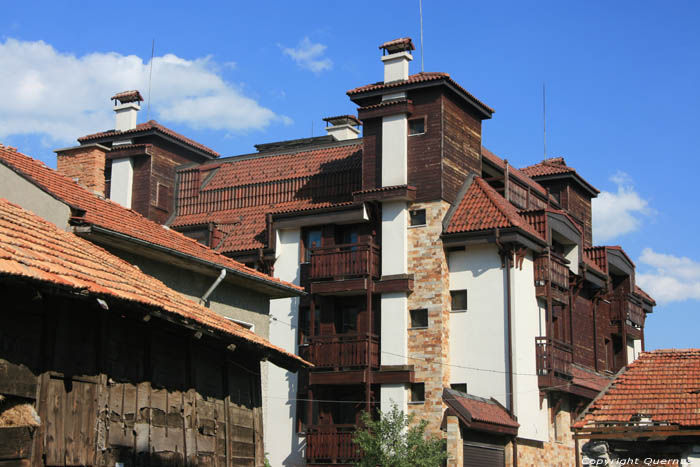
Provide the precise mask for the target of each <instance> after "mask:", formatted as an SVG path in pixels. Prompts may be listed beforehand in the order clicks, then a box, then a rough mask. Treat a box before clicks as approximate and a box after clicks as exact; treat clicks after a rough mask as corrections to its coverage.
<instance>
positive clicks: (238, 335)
mask: <svg viewBox="0 0 700 467" xmlns="http://www.w3.org/2000/svg"><path fill="white" fill-rule="evenodd" d="M0 275H1V276H13V277H19V278H22V279H27V280H31V281H36V282H40V283H45V284H51V285H53V286H58V287H60V288H64V289H69V290H71V291H73V292H79V294H80V296H83V297H84V296H92V297H97V298H102V299H105V298H106V299H108V300H109V299H118V300H119V301H124V302H132V303H137V304H139V305H142V306H145V307H146V308H147V309H153V310H157V311H162V312H164V313H166V314H167V315H169V316H171V317H175V318H177V320H178V321H179V322H186V321H189V320H191V321H193V322H195V323H197V324H199V325H201V326H203V327H204V328H205V329H206V330H209V331H213V332H215V333H223V334H224V335H225V336H227V337H228V338H233V340H234V341H239V342H240V341H245V342H246V343H247V344H250V345H252V346H253V347H255V348H257V349H258V350H260V351H264V352H265V353H267V354H269V356H270V359H271V360H272V361H274V362H275V363H277V364H278V365H281V366H283V367H285V368H289V369H292V368H298V367H299V366H308V365H309V363H308V362H306V361H304V360H303V359H301V358H299V357H297V356H296V355H294V354H291V353H289V352H287V351H285V350H283V349H281V348H279V347H277V346H275V345H272V344H270V342H268V341H267V340H266V339H263V338H262V337H260V336H258V335H256V334H254V333H252V332H251V331H249V330H247V329H245V328H244V327H243V326H240V325H238V324H236V323H234V322H233V321H230V320H228V319H226V318H224V317H223V316H220V315H219V314H217V313H215V312H213V311H211V310H209V309H208V308H205V307H203V306H201V305H198V304H196V303H194V302H192V301H190V300H189V299H187V298H185V297H184V296H182V295H181V294H179V293H178V292H176V291H174V290H172V289H170V288H168V287H166V286H165V285H164V284H163V283H162V282H160V281H158V280H157V279H155V278H153V277H151V276H148V275H146V274H144V273H142V272H141V271H140V270H139V269H138V268H137V267H135V266H133V265H131V264H130V263H128V262H126V261H124V260H122V259H120V258H117V257H116V256H114V255H112V254H111V253H109V252H107V251H106V250H104V249H102V248H100V247H98V246H96V245H95V244H93V243H91V242H89V241H87V240H84V239H82V238H79V237H78V236H76V235H74V234H72V233H70V232H65V231H63V230H60V229H59V228H57V227H56V226H54V225H53V224H51V223H50V222H48V221H45V220H44V219H42V218H40V217H38V216H36V215H34V214H32V213H30V212H28V211H25V210H24V209H22V208H21V207H19V206H17V205H15V204H12V203H10V202H9V201H7V200H4V199H0Z"/></svg>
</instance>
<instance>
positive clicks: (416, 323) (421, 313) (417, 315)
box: [411, 308, 428, 329]
mask: <svg viewBox="0 0 700 467" xmlns="http://www.w3.org/2000/svg"><path fill="white" fill-rule="evenodd" d="M427 327H428V310H427V309H425V308H421V309H420V310H411V328H412V329H415V328H427Z"/></svg>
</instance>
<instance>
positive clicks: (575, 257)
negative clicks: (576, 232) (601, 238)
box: [565, 245, 580, 274]
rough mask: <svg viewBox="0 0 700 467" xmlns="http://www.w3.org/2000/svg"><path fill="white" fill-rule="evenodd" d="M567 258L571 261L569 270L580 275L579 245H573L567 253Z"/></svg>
mask: <svg viewBox="0 0 700 467" xmlns="http://www.w3.org/2000/svg"><path fill="white" fill-rule="evenodd" d="M565 258H566V259H568V260H569V269H571V272H573V273H574V274H578V263H579V261H580V260H579V258H580V256H579V249H578V245H573V247H571V249H570V250H569V251H568V252H567V253H566V256H565Z"/></svg>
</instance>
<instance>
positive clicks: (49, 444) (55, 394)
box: [44, 378, 65, 465]
mask: <svg viewBox="0 0 700 467" xmlns="http://www.w3.org/2000/svg"><path fill="white" fill-rule="evenodd" d="M64 397H65V392H64V388H63V380H60V379H55V378H51V379H50V381H49V384H48V396H47V405H48V406H47V417H46V419H45V420H44V422H45V423H46V464H47V465H64V463H65V445H64V436H63V406H64V403H65V402H64Z"/></svg>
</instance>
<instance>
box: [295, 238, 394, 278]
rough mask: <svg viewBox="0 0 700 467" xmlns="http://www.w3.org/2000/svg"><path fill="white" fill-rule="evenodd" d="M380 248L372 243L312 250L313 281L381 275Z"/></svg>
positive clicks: (310, 275) (311, 275)
mask: <svg viewBox="0 0 700 467" xmlns="http://www.w3.org/2000/svg"><path fill="white" fill-rule="evenodd" d="M380 264H381V261H380V258H379V248H378V247H377V246H376V245H374V244H372V243H365V244H361V243H355V244H345V245H335V246H332V247H320V248H313V249H312V250H311V271H310V272H309V278H310V279H311V280H326V279H334V280H339V279H348V278H356V277H372V278H375V279H378V278H379V277H380V275H381V270H380Z"/></svg>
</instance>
